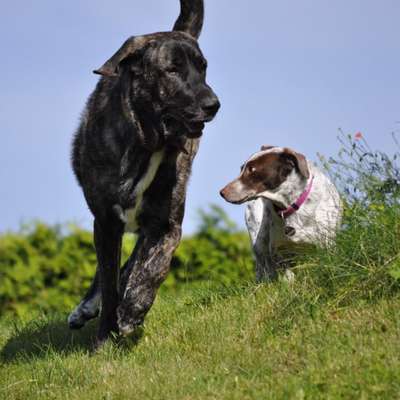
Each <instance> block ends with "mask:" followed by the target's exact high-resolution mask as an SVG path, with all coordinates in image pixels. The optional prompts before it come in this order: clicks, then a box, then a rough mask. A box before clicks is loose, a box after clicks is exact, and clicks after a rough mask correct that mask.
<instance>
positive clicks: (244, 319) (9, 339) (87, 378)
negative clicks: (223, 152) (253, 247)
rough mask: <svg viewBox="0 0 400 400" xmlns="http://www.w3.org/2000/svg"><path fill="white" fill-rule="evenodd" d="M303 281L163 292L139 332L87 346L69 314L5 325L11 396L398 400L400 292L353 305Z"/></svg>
mask: <svg viewBox="0 0 400 400" xmlns="http://www.w3.org/2000/svg"><path fill="white" fill-rule="evenodd" d="M310 289H311V288H310V286H309V284H308V283H307V282H304V281H299V280H297V281H296V282H295V283H294V284H292V285H288V284H286V283H285V282H278V283H275V284H272V285H251V284H249V285H247V286H244V287H230V288H226V287H225V288H224V287H220V288H211V287H209V288H207V287H203V288H201V289H190V288H187V290H185V291H183V292H181V293H180V294H178V295H176V296H168V295H165V294H164V295H162V296H161V297H160V298H159V299H158V300H157V302H156V305H155V307H154V308H153V309H152V311H151V313H150V315H149V318H148V319H147V322H146V326H145V329H144V330H143V331H142V332H141V334H138V336H137V337H136V338H135V339H131V340H129V341H122V342H120V343H113V344H109V345H107V346H106V347H105V348H104V349H103V350H102V351H101V352H100V353H98V354H91V353H90V350H89V349H90V346H91V343H90V342H91V338H92V337H93V334H94V329H95V326H94V325H95V324H91V325H90V326H88V327H87V328H85V329H84V330H83V331H81V332H74V333H70V332H69V331H68V329H67V326H66V322H65V319H66V315H58V316H57V317H53V318H52V319H47V318H45V317H42V318H40V319H38V320H35V321H31V322H27V323H22V322H18V323H16V324H14V326H13V324H12V321H10V320H8V321H5V320H4V321H3V323H2V324H1V328H0V347H1V349H2V350H1V357H2V364H3V365H2V367H1V369H0V398H2V399H3V398H4V399H9V400H12V399H82V398H84V399H135V398H143V399H163V400H165V399H240V400H244V399H339V398H345V399H351V398H357V399H360V398H361V399H377V398H379V399H394V398H398V396H399V393H400V352H399V351H398V350H399V343H400V318H399V309H400V297H399V296H393V297H391V298H388V299H380V300H379V301H376V302H375V301H373V302H367V301H365V300H357V301H354V302H353V303H352V304H351V305H348V306H346V307H337V306H335V305H329V304H327V303H326V302H321V300H320V296H319V295H318V293H317V291H315V290H310Z"/></svg>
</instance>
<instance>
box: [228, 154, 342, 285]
mask: <svg viewBox="0 0 400 400" xmlns="http://www.w3.org/2000/svg"><path fill="white" fill-rule="evenodd" d="M221 196H222V197H223V198H224V199H225V200H226V201H229V202H230V203H234V204H242V203H244V202H249V204H248V206H247V209H246V225H247V229H248V231H249V234H250V239H251V242H252V245H253V251H254V254H255V259H256V279H257V281H263V280H269V279H273V278H275V277H276V275H277V267H278V266H280V265H281V266H283V267H285V270H286V276H287V277H288V278H289V279H291V278H293V274H292V272H291V271H289V270H288V269H287V266H288V265H287V262H285V261H287V259H285V255H286V254H285V250H289V254H291V255H293V253H296V252H297V251H299V249H301V248H302V247H303V246H308V245H310V244H311V245H327V244H329V243H331V242H332V240H333V239H334V238H335V234H336V231H337V229H338V227H339V225H340V221H341V214H342V206H341V200H340V196H339V193H338V191H337V189H336V188H335V186H334V185H333V183H332V182H331V181H330V180H329V178H328V177H327V176H325V175H324V174H323V173H322V172H321V171H320V170H319V169H318V168H317V167H316V166H315V165H314V164H313V163H311V162H310V161H308V160H306V158H305V157H304V155H302V154H300V153H297V152H295V151H294V150H291V149H289V148H286V147H284V148H282V147H275V146H262V148H261V151H259V152H257V153H255V154H253V155H252V156H251V157H250V158H249V159H248V160H247V161H246V163H245V164H244V165H242V167H241V173H240V175H239V177H238V178H236V179H235V180H234V181H232V182H231V183H229V184H228V185H227V186H225V188H223V189H222V190H221Z"/></svg>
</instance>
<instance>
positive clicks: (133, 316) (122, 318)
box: [117, 304, 144, 336]
mask: <svg viewBox="0 0 400 400" xmlns="http://www.w3.org/2000/svg"><path fill="white" fill-rule="evenodd" d="M132 311H133V310H130V309H129V308H126V307H124V306H123V305H122V304H121V305H120V306H119V307H118V309H117V322H118V329H119V333H120V334H121V335H122V336H131V335H133V334H134V333H135V332H136V331H137V330H138V328H140V327H142V325H143V321H144V315H143V314H142V313H137V312H132ZM136 311H137V310H136Z"/></svg>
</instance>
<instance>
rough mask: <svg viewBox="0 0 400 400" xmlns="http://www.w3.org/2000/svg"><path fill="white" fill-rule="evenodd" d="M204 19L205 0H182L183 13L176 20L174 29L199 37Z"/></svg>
mask: <svg viewBox="0 0 400 400" xmlns="http://www.w3.org/2000/svg"><path fill="white" fill-rule="evenodd" d="M203 20H204V1H203V0H181V13H180V14H179V17H178V19H177V20H176V22H175V25H174V28H173V30H174V31H181V32H186V33H188V34H189V35H191V36H193V37H194V38H195V39H198V38H199V36H200V33H201V29H202V27H203Z"/></svg>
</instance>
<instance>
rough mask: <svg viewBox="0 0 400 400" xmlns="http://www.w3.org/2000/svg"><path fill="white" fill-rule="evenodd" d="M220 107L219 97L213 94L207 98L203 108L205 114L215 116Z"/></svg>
mask: <svg viewBox="0 0 400 400" xmlns="http://www.w3.org/2000/svg"><path fill="white" fill-rule="evenodd" d="M220 107H221V103H220V102H219V100H218V98H217V97H216V96H215V97H214V96H213V97H210V98H209V99H207V100H206V101H205V102H204V104H203V105H202V107H201V108H202V109H203V112H204V114H206V115H207V116H209V117H214V116H215V114H216V113H217V112H218V110H219V108H220Z"/></svg>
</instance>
